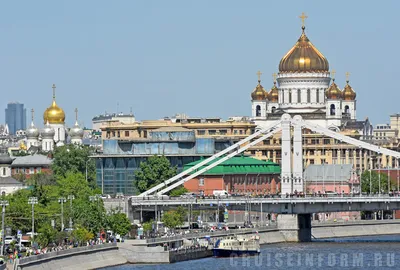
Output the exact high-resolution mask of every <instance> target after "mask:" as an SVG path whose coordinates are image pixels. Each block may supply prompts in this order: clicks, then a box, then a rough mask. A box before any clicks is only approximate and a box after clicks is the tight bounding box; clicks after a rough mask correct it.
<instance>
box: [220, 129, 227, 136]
mask: <svg viewBox="0 0 400 270" xmlns="http://www.w3.org/2000/svg"><path fill="white" fill-rule="evenodd" d="M227 133H228V131H227V130H226V129H220V130H219V134H220V135H226V134H227Z"/></svg>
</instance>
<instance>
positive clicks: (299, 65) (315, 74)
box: [251, 13, 356, 130]
mask: <svg viewBox="0 0 400 270" xmlns="http://www.w3.org/2000/svg"><path fill="white" fill-rule="evenodd" d="M300 18H301V19H302V22H303V24H302V33H301V35H300V38H299V39H298V40H297V42H296V44H295V45H294V46H293V47H292V48H291V49H290V50H289V51H288V52H287V53H286V55H285V56H283V58H282V59H281V61H280V63H279V73H278V74H274V82H273V86H272V88H271V90H269V91H267V90H265V89H264V87H263V86H262V85H261V78H260V76H261V72H260V71H259V72H258V73H257V75H258V85H257V86H256V88H255V89H254V90H253V92H252V93H251V103H252V119H253V120H254V121H255V123H256V124H257V125H258V126H260V127H267V126H270V125H272V124H273V123H274V122H276V121H278V120H280V119H281V116H282V115H283V114H285V113H289V114H290V115H292V116H294V115H301V116H302V118H303V119H305V120H308V121H309V122H312V123H314V124H317V125H320V126H322V127H327V128H330V129H333V130H338V129H340V127H341V126H343V125H346V123H348V122H354V121H356V93H355V91H354V89H353V88H352V87H351V86H350V84H349V73H346V78H347V79H346V85H345V87H344V89H343V90H341V89H340V88H339V86H338V85H337V84H336V83H335V79H334V75H335V71H333V70H332V71H330V70H329V63H328V60H327V59H326V58H325V56H324V55H323V54H322V53H321V52H320V51H319V50H318V49H317V48H316V47H315V46H314V45H313V44H312V43H311V41H310V40H309V38H308V37H307V35H306V32H305V25H304V20H305V18H307V16H305V15H304V13H303V14H302V16H300Z"/></svg>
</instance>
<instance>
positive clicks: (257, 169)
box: [184, 156, 281, 175]
mask: <svg viewBox="0 0 400 270" xmlns="http://www.w3.org/2000/svg"><path fill="white" fill-rule="evenodd" d="M219 159H221V157H220V158H217V159H215V160H214V161H212V162H210V163H207V165H209V164H212V163H213V162H215V161H217V160H219ZM202 161H203V159H201V160H197V161H194V162H190V163H188V164H186V165H184V170H187V169H189V168H190V167H192V166H194V165H197V164H198V163H200V162H202ZM204 167H205V166H201V167H200V168H199V169H197V170H201V169H203V168H204ZM259 173H260V174H280V173H281V168H280V166H279V164H277V163H274V162H272V161H269V160H268V161H264V160H259V159H255V158H252V157H244V156H242V157H232V158H230V159H228V160H225V161H224V162H222V163H221V164H219V165H217V166H215V167H214V168H212V169H210V170H208V171H207V172H205V173H203V175H227V174H259Z"/></svg>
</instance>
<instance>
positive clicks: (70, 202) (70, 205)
mask: <svg viewBox="0 0 400 270" xmlns="http://www.w3.org/2000/svg"><path fill="white" fill-rule="evenodd" d="M68 200H69V211H70V212H71V213H70V215H69V228H70V229H72V201H73V200H75V196H74V195H68Z"/></svg>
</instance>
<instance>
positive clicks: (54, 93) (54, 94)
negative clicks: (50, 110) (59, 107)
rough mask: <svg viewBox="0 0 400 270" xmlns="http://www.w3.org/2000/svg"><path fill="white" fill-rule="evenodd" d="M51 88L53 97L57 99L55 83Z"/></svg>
mask: <svg viewBox="0 0 400 270" xmlns="http://www.w3.org/2000/svg"><path fill="white" fill-rule="evenodd" d="M51 88H53V99H55V98H56V85H55V84H54V83H53V86H52V87H51Z"/></svg>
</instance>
